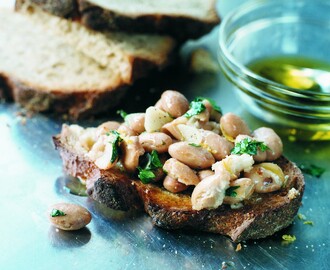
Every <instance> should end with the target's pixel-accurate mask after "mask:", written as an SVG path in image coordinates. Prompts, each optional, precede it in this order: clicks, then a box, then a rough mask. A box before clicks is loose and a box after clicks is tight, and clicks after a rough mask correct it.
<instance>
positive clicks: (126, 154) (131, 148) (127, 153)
mask: <svg viewBox="0 0 330 270" xmlns="http://www.w3.org/2000/svg"><path fill="white" fill-rule="evenodd" d="M121 148H122V151H123V156H122V159H121V161H122V164H123V166H124V168H125V169H126V170H127V171H129V172H133V171H135V170H136V168H137V167H138V165H139V158H140V156H142V155H143V154H144V149H143V147H142V146H141V144H140V142H139V138H138V137H137V136H130V137H126V138H124V140H123V141H122V143H121Z"/></svg>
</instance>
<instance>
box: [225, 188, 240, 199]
mask: <svg viewBox="0 0 330 270" xmlns="http://www.w3.org/2000/svg"><path fill="white" fill-rule="evenodd" d="M239 187H240V186H232V187H229V188H227V189H226V193H225V194H226V196H229V197H234V198H235V197H236V196H237V192H236V191H235V190H236V189H238V188H239Z"/></svg>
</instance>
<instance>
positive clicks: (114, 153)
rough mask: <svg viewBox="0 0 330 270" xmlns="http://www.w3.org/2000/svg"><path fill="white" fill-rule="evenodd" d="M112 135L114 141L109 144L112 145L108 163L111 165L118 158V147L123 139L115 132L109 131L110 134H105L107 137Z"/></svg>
mask: <svg viewBox="0 0 330 270" xmlns="http://www.w3.org/2000/svg"><path fill="white" fill-rule="evenodd" d="M110 134H113V135H114V139H113V141H112V142H111V144H112V157H111V160H110V162H111V163H113V162H115V161H116V159H117V158H118V156H119V145H120V143H121V142H122V141H123V139H122V138H121V137H120V133H119V132H118V131H116V130H112V131H110V133H107V135H110Z"/></svg>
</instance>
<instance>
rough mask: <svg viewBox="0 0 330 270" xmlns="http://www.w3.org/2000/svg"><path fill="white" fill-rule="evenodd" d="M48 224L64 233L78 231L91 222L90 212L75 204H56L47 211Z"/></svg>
mask: <svg viewBox="0 0 330 270" xmlns="http://www.w3.org/2000/svg"><path fill="white" fill-rule="evenodd" d="M48 214H49V220H50V222H51V223H52V224H53V225H54V226H55V227H57V228H59V229H61V230H65V231H73V230H79V229H81V228H83V227H85V226H86V225H87V224H88V223H90V222H91V220H92V215H91V214H90V212H89V211H88V210H87V209H86V208H84V207H82V206H80V205H76V204H71V203H57V204H54V205H52V206H51V207H50V209H49V210H48Z"/></svg>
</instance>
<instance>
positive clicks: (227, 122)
mask: <svg viewBox="0 0 330 270" xmlns="http://www.w3.org/2000/svg"><path fill="white" fill-rule="evenodd" d="M220 128H221V131H222V134H223V135H224V136H225V137H226V138H227V139H228V140H230V141H235V138H236V137H237V136H238V135H239V134H245V135H250V134H251V133H250V129H249V127H248V126H247V124H246V123H245V122H244V120H243V119H241V118H240V117H239V116H237V115H235V114H233V113H226V114H224V115H223V116H222V117H221V119H220Z"/></svg>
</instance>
